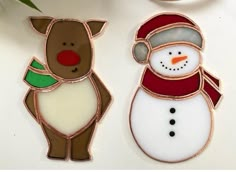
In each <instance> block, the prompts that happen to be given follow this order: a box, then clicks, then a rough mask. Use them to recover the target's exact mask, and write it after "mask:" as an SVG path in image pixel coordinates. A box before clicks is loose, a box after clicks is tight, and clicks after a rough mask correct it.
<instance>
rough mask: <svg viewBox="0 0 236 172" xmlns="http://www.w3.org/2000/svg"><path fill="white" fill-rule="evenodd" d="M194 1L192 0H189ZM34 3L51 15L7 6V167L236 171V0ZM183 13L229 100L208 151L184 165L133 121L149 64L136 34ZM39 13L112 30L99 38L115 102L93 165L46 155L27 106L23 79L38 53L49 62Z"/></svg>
mask: <svg viewBox="0 0 236 172" xmlns="http://www.w3.org/2000/svg"><path fill="white" fill-rule="evenodd" d="M189 1H190V0H189ZM189 1H187V0H186V1H183V2H182V1H180V2H175V3H164V2H162V3H160V2H159V1H158V0H128V1H127V0H96V1H95V0H86V1H85V0H69V1H68V0H34V2H35V3H36V4H37V5H38V7H39V8H40V9H41V10H42V11H43V12H44V14H41V13H39V12H36V11H33V10H31V9H29V8H27V7H24V6H22V5H20V4H18V3H15V2H13V1H9V0H5V1H4V5H5V7H4V8H5V9H2V8H1V7H0V10H1V11H0V50H1V51H0V52H1V53H0V54H1V63H0V65H1V68H0V70H1V71H0V75H1V76H0V77H1V83H2V84H1V89H0V95H1V98H0V107H1V114H0V125H1V130H0V135H1V146H0V168H14V169H16V168H21V169H29V168H30V169H40V168H41V169H78V170H79V169H182V168H185V169H217V168H218V169H219V168H220V169H222V168H223V169H232V168H234V169H235V168H236V163H235V162H236V148H235V145H236V125H235V121H236V108H234V107H235V97H236V87H235V85H236V77H235V66H236V57H235V38H236V32H235V31H236V10H235V7H236V1H235V0H214V1H213V0H211V1H210V0H194V2H192V3H191V1H190V2H189ZM164 11H176V12H180V13H183V14H185V15H187V16H189V17H190V18H191V19H193V20H194V21H195V22H196V23H197V24H198V25H199V26H200V28H201V29H202V32H203V35H204V36H205V39H206V48H205V51H204V56H203V60H204V61H203V64H204V66H206V69H207V70H208V71H211V72H212V73H213V74H215V76H217V77H219V78H220V79H221V81H222V85H223V87H222V92H223V93H224V98H223V101H222V102H221V104H220V106H219V108H218V109H217V110H216V112H215V113H214V118H215V129H214V134H213V139H212V141H211V142H210V144H209V146H208V148H207V149H206V150H205V151H204V152H203V153H202V154H201V155H200V156H198V157H196V158H194V159H192V160H189V161H186V162H183V163H178V164H165V163H160V162H157V161H154V160H152V159H150V158H148V157H147V156H145V155H144V154H143V152H142V151H141V150H140V149H139V148H138V147H137V145H136V143H135V142H134V140H133V138H132V135H131V132H130V130H129V125H128V117H129V115H128V114H129V109H130V103H131V100H132V97H133V95H134V93H135V91H136V89H137V84H138V82H139V79H140V76H141V73H142V70H143V67H144V66H142V65H139V64H137V63H136V62H135V60H134V59H133V57H132V55H131V48H132V45H133V41H134V35H135V33H136V31H137V29H138V27H139V26H140V24H141V23H142V22H143V21H145V20H146V19H147V18H149V17H151V16H153V15H155V14H157V13H159V12H164ZM31 15H49V16H53V17H58V18H61V17H63V18H78V19H81V20H87V19H91V18H99V19H107V20H108V21H109V24H108V25H107V28H106V29H105V30H104V34H103V35H102V36H101V37H99V38H96V40H94V43H95V48H94V50H95V66H94V70H95V71H96V73H97V74H98V76H99V77H100V78H101V79H102V81H103V82H104V84H106V86H107V87H108V88H109V90H110V91H111V93H112V95H113V98H114V100H113V103H112V105H111V106H110V108H109V110H108V111H107V113H106V115H105V117H104V118H103V120H102V121H101V123H100V125H98V127H97V130H96V133H95V137H94V139H93V144H92V147H91V151H92V154H93V161H91V162H71V161H69V162H63V161H52V160H48V159H47V158H46V153H47V142H46V139H45V137H44V135H43V132H42V130H41V128H40V127H39V125H38V124H37V123H36V122H35V121H34V120H33V118H32V117H31V116H30V115H29V113H28V112H27V110H26V109H25V107H24V106H23V103H22V102H23V98H24V95H25V93H26V91H27V89H28V87H27V85H26V84H25V83H23V82H22V77H23V74H24V72H25V69H26V67H27V65H28V63H29V61H30V59H31V58H32V56H36V57H38V58H39V59H40V60H42V61H43V57H44V51H43V48H44V44H43V41H44V37H43V36H41V35H39V34H37V33H36V32H35V31H33V30H32V28H31V27H30V26H29V23H28V22H27V20H26V18H27V16H31Z"/></svg>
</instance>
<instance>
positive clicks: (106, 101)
mask: <svg viewBox="0 0 236 172" xmlns="http://www.w3.org/2000/svg"><path fill="white" fill-rule="evenodd" d="M91 76H92V79H93V81H94V82H95V84H96V86H97V88H98V91H99V93H100V95H101V114H99V116H98V118H97V121H99V120H100V119H101V118H102V117H103V115H104V113H105V111H106V110H107V108H108V106H109V105H110V103H111V100H112V98H111V94H110V92H109V91H108V89H107V88H106V87H105V85H104V84H103V83H102V82H101V80H100V79H99V78H98V76H97V75H96V74H95V73H94V72H93V73H92V74H91Z"/></svg>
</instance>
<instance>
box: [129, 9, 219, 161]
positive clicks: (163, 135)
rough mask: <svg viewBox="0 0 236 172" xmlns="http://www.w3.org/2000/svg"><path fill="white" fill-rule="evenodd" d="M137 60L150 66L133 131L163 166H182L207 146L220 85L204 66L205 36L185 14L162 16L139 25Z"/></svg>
mask: <svg viewBox="0 0 236 172" xmlns="http://www.w3.org/2000/svg"><path fill="white" fill-rule="evenodd" d="M135 41H136V42H135V44H134V47H133V51H132V52H133V57H134V59H135V60H136V61H137V62H138V63H140V64H146V65H147V66H146V68H145V70H144V72H143V76H142V79H141V82H140V85H139V87H138V90H137V91H136V93H135V95H134V98H133V101H132V103H131V109H130V114H129V115H130V117H129V120H130V121H129V122H130V129H131V132H132V135H133V137H134V139H135V141H136V143H137V145H138V146H139V148H141V150H142V151H143V152H144V153H145V154H147V155H148V156H149V157H151V158H153V159H155V160H159V161H162V162H171V163H173V162H181V161H184V160H187V159H190V158H192V157H194V156H196V155H198V154H199V153H200V152H201V151H202V150H203V149H204V148H205V147H206V146H207V144H208V143H209V140H210V138H211V135H212V129H213V115H212V113H213V111H212V110H213V109H215V108H216V107H217V105H218V103H219V101H220V100H221V98H222V94H221V93H220V81H219V79H218V78H216V77H214V76H213V75H211V74H210V73H209V72H207V71H206V70H205V69H204V68H203V66H202V55H201V51H202V49H203V48H204V38H203V35H202V33H201V31H200V28H199V26H197V24H196V23H194V22H193V21H192V20H191V19H189V18H188V17H186V16H183V15H181V14H173V13H163V14H160V15H156V16H154V17H152V18H150V19H149V20H147V21H146V22H145V23H144V24H143V25H141V26H140V28H139V30H138V31H137V34H136V39H135Z"/></svg>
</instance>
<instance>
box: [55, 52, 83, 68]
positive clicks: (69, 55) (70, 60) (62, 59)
mask: <svg viewBox="0 0 236 172" xmlns="http://www.w3.org/2000/svg"><path fill="white" fill-rule="evenodd" d="M57 61H58V62H59V63H60V64H62V65H64V66H74V65H77V64H78V63H79V62H80V56H79V55H78V54H77V53H75V52H74V51H72V50H64V51H61V52H60V53H58V55H57Z"/></svg>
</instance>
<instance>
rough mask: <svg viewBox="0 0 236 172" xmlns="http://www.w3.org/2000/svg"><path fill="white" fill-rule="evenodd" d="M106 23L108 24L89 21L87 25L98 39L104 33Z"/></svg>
mask: <svg viewBox="0 0 236 172" xmlns="http://www.w3.org/2000/svg"><path fill="white" fill-rule="evenodd" d="M106 23H107V22H106V21H100V20H92V21H88V22H87V25H88V27H89V30H90V32H91V34H92V36H93V37H96V36H97V35H99V34H100V33H101V32H102V30H103V29H104V26H105V25H106Z"/></svg>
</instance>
